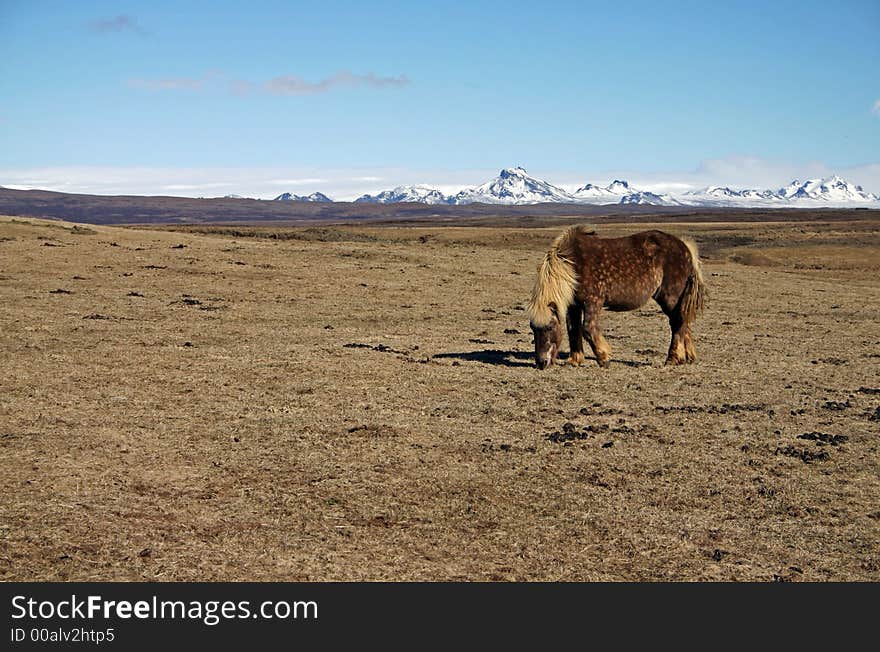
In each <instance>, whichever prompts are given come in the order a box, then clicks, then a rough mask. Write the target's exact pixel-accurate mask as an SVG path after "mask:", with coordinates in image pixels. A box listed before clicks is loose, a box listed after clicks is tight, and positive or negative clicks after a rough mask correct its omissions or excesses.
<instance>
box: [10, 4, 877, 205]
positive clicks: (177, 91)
mask: <svg viewBox="0 0 880 652" xmlns="http://www.w3.org/2000/svg"><path fill="white" fill-rule="evenodd" d="M878 101H880V3H878V2H877V1H876V0H870V1H862V2H857V1H852V2H837V3H828V2H821V3H820V2H809V1H803V0H802V1H799V2H769V3H767V2H727V3H706V2H622V3H607V2H602V3H587V2H557V3H539V2H516V1H512V0H508V1H506V2H479V1H476V2H472V3H444V4H439V3H427V2H382V3H370V2H333V1H327V0H325V1H322V2H271V1H264V0H252V1H250V2H247V3H242V2H223V1H213V2H185V1H181V2H162V1H158V0H154V1H152V2H150V3H144V2H41V1H40V0H32V1H20V0H0V185H9V186H15V187H51V188H55V189H61V190H71V191H78V192H106V193H109V192H137V193H143V194H184V195H194V196H198V195H205V196H212V195H216V194H225V193H226V192H236V193H239V194H249V195H252V196H270V195H273V194H277V192H282V191H285V190H291V191H294V192H298V193H302V192H312V191H314V190H320V191H322V192H325V193H327V194H330V195H331V196H336V197H345V196H354V195H356V194H358V193H360V192H366V191H373V190H379V189H383V188H387V187H391V186H393V185H396V184H397V183H411V182H424V183H432V184H434V185H437V186H441V187H443V188H450V189H451V188H454V187H460V186H461V185H465V184H476V183H481V182H482V181H485V180H486V179H487V178H488V176H491V175H493V174H495V173H496V172H497V170H498V168H501V167H506V166H512V165H523V166H524V167H526V168H527V169H528V170H529V172H531V173H533V174H535V175H536V176H541V177H544V178H547V179H548V180H550V181H552V182H554V183H558V184H561V185H574V184H583V183H584V182H587V181H592V182H604V181H608V180H610V179H611V178H612V177H616V176H626V177H628V178H630V179H631V180H633V181H634V182H638V183H641V184H642V185H643V186H650V187H653V188H659V189H663V188H664V187H676V186H696V185H705V184H706V183H718V182H721V183H728V184H731V185H752V186H761V187H773V186H777V185H781V184H783V183H785V182H787V181H789V180H791V178H792V177H795V176H798V177H804V176H811V175H823V174H826V173H831V172H838V173H840V174H842V175H844V176H847V177H848V178H850V179H852V180H853V181H856V182H857V183H861V184H862V185H864V186H865V188H866V189H867V190H871V191H873V192H880V105H878ZM284 182H289V183H287V184H285V183H284ZM276 190H277V192H276Z"/></svg>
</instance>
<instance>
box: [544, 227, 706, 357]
mask: <svg viewBox="0 0 880 652" xmlns="http://www.w3.org/2000/svg"><path fill="white" fill-rule="evenodd" d="M652 298H653V299H654V301H656V302H657V303H658V304H659V305H660V308H661V310H662V311H663V312H664V314H665V315H666V316H667V318H668V319H669V327H670V329H671V331H672V342H671V343H670V345H669V354H668V355H667V357H666V364H667V365H679V364H685V363H691V362H694V361H695V360H696V359H697V351H696V348H695V347H694V337H693V333H692V330H691V327H692V325H693V323H694V321H695V319H696V317H697V315H698V314H699V313H700V312H702V310H703V307H704V304H705V303H706V300H707V298H708V293H707V289H706V284H705V282H704V281H703V273H702V270H701V269H700V257H699V253H698V251H697V247H696V245H695V244H694V243H693V242H690V241H688V240H682V239H680V238H677V237H675V236H673V235H670V234H668V233H664V232H663V231H642V232H640V233H635V234H633V235H630V236H626V237H622V238H601V237H598V236H597V235H596V232H595V231H590V230H588V229H587V228H586V227H584V226H573V227H570V228H568V229H566V231H564V232H563V233H562V234H561V235H560V236H559V237H557V238H556V240H555V241H554V242H553V245H552V246H551V247H550V249H549V251H547V253H546V255H545V256H544V259H543V260H542V261H541V264H540V265H539V267H538V277H537V279H536V281H535V285H534V287H533V289H532V294H531V298H530V300H529V303H528V307H527V312H528V316H529V321H530V324H531V328H532V333H533V335H534V340H535V366H536V367H537V368H538V369H545V368H546V367H548V366H549V365H550V364H551V363H555V362H556V359H557V356H558V355H559V349H560V347H561V346H562V337H563V335H562V334H563V329H566V330H567V331H568V341H569V348H570V349H571V355H570V356H569V363H570V364H572V365H575V366H580V365H581V364H583V362H584V345H583V339H582V336H583V337H584V338H586V340H587V342H588V343H589V344H590V348H591V349H592V350H593V354H594V355H595V356H596V362H598V363H599V366H600V367H603V368H607V367H608V366H609V365H610V359H611V347H610V346H609V345H608V342H606V341H605V338H604V337H603V336H602V330H601V329H600V327H599V315H600V313H601V312H602V308H607V309H608V310H612V311H626V310H636V309H637V308H640V307H641V306H643V305H644V304H645V303H647V302H648V300H649V299H652Z"/></svg>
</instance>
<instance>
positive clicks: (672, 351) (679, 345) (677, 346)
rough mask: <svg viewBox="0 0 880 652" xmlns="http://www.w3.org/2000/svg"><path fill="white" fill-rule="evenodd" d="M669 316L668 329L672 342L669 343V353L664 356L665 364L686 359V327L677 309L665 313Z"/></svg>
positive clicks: (683, 361)
mask: <svg viewBox="0 0 880 652" xmlns="http://www.w3.org/2000/svg"><path fill="white" fill-rule="evenodd" d="M667 317H669V329H670V330H671V331H672V342H670V344H669V355H667V356H666V364H684V363H685V362H686V361H687V345H686V343H685V342H687V339H688V337H689V334H688V329H687V328H686V327H685V323H684V320H683V319H682V318H681V314H680V313H679V311H678V310H673V311H672V312H671V313H669V314H667Z"/></svg>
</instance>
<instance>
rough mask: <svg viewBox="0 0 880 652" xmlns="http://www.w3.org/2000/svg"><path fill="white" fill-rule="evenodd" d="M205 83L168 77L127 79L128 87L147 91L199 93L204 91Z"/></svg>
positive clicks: (203, 79) (205, 80)
mask: <svg viewBox="0 0 880 652" xmlns="http://www.w3.org/2000/svg"><path fill="white" fill-rule="evenodd" d="M207 82H208V80H207V79H206V78H202V79H192V78H189V77H168V78H165V79H142V78H140V77H138V78H135V79H129V80H128V85H129V86H131V87H132V88H141V89H144V90H148V91H201V90H204V89H205V85H206V84H207Z"/></svg>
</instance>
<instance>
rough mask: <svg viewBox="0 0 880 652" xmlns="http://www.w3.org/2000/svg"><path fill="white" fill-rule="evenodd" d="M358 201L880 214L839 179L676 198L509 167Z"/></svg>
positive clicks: (617, 183)
mask: <svg viewBox="0 0 880 652" xmlns="http://www.w3.org/2000/svg"><path fill="white" fill-rule="evenodd" d="M275 199H276V200H278V201H309V202H330V201H333V200H332V199H330V198H329V197H327V196H326V195H324V194H322V193H320V192H316V193H312V194H311V195H308V196H299V195H294V194H292V193H289V192H286V193H284V194H283V195H279V196H278V197H276V198H275ZM355 202H359V203H371V204H394V203H400V202H415V203H420V204H473V203H477V202H480V203H485V204H539V203H544V202H553V203H566V204H597V205H607V204H648V205H654V206H700V207H713V206H716V207H744V208H745V207H772V208H798V207H804V208H825V207H827V208H831V207H846V206H852V205H857V206H864V207H869V208H877V209H880V196H878V195H874V194H871V193H869V192H866V191H865V190H864V189H862V187H861V186H857V185H855V184H853V183H851V182H849V181H847V180H845V179H842V178H840V177H839V176H837V175H835V176H831V177H827V178H824V179H810V180H808V181H803V182H801V181H797V180H795V181H792V182H791V183H790V184H789V185H787V186H785V187H784V188H780V189H779V190H758V189H754V188H746V189H738V188H731V187H730V186H708V187H706V188H701V189H699V190H690V191H687V192H683V193H676V194H659V193H655V192H651V191H647V190H640V189H638V188H635V187H633V186H632V185H631V184H630V183H629V182H628V181H625V180H622V179H615V180H614V181H612V182H611V183H610V184H608V185H607V186H600V185H596V184H593V183H587V184H584V185H583V186H581V187H580V188H578V189H577V190H575V191H574V192H568V191H566V190H564V189H563V188H560V187H558V186H554V185H553V184H551V183H548V182H547V181H543V180H541V179H538V178H536V177H533V176H531V175H529V174H528V173H527V172H526V171H525V170H524V169H523V168H521V167H515V168H505V169H503V170H501V172H500V173H499V174H498V176H497V177H495V178H494V179H491V180H490V181H487V182H486V183H484V184H483V185H481V186H476V187H474V188H466V189H464V190H462V191H461V192H459V193H457V194H455V195H451V196H446V195H444V194H443V193H442V192H440V191H439V190H437V189H435V188H432V187H430V186H427V185H409V186H398V187H396V188H394V189H393V190H385V191H383V192H380V193H378V194H376V195H362V196H360V197H358V198H357V199H356V200H355Z"/></svg>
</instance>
